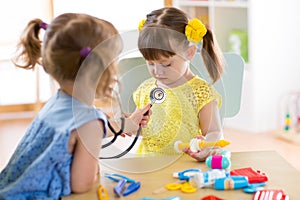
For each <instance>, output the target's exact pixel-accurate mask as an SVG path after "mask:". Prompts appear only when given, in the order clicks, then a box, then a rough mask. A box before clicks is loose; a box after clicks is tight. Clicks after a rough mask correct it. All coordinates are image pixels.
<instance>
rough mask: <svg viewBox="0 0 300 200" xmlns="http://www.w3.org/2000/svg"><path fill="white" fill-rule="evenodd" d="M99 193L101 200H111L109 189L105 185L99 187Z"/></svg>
mask: <svg viewBox="0 0 300 200" xmlns="http://www.w3.org/2000/svg"><path fill="white" fill-rule="evenodd" d="M97 192H98V199H99V200H109V196H108V192H107V189H106V188H105V187H104V186H103V185H99V187H98V189H97Z"/></svg>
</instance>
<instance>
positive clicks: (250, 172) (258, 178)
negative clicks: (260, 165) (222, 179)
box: [230, 167, 268, 184]
mask: <svg viewBox="0 0 300 200" xmlns="http://www.w3.org/2000/svg"><path fill="white" fill-rule="evenodd" d="M230 175H231V176H247V177H248V182H249V183H250V184H251V183H261V182H267V181H268V176H267V175H266V174H265V173H264V172H262V171H260V170H255V169H253V168H252V167H245V168H240V169H234V170H231V171H230Z"/></svg>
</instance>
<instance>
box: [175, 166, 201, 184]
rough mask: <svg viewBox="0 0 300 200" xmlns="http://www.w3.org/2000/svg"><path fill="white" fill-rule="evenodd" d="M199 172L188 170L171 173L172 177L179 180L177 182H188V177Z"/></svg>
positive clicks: (198, 170) (192, 169)
mask: <svg viewBox="0 0 300 200" xmlns="http://www.w3.org/2000/svg"><path fill="white" fill-rule="evenodd" d="M198 172H201V170H200V169H198V168H189V169H186V170H184V171H181V172H175V173H173V177H175V178H179V180H184V181H188V180H189V179H190V177H192V176H193V175H194V174H196V173H198Z"/></svg>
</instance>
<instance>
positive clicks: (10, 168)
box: [0, 90, 107, 200]
mask: <svg viewBox="0 0 300 200" xmlns="http://www.w3.org/2000/svg"><path fill="white" fill-rule="evenodd" d="M95 119H99V120H102V121H103V123H104V127H107V126H106V125H107V118H106V115H105V114H104V113H103V112H101V111H100V110H98V109H96V108H95V107H91V106H87V105H86V104H83V103H81V102H80V101H78V100H76V99H74V98H72V97H71V96H69V95H67V94H66V93H64V92H63V91H61V90H58V92H57V93H56V95H54V96H53V97H52V98H51V99H50V100H49V101H48V102H47V103H46V104H45V106H44V107H43V109H42V110H41V111H40V112H39V113H38V114H37V116H36V117H35V119H34V120H33V121H32V123H31V125H30V127H29V128H28V130H27V132H26V133H25V135H24V137H23V139H22V140H21V142H20V143H19V145H18V147H17V149H16V150H15V152H14V154H13V156H12V157H11V159H10V161H9V163H8V164H7V166H6V167H5V168H4V170H3V171H2V172H1V173H0V200H23V199H24V200H25V199H30V200H35V199H36V200H44V199H49V200H55V199H60V198H61V197H62V196H65V195H68V194H70V193H71V186H70V167H71V162H72V158H73V156H72V154H70V153H68V142H69V137H70V133H71V132H72V131H73V130H74V129H76V128H78V127H80V126H81V125H83V124H85V123H87V122H89V121H92V120H95ZM105 133H106V130H104V135H105ZM99 142H100V141H99Z"/></svg>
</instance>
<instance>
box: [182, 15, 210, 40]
mask: <svg viewBox="0 0 300 200" xmlns="http://www.w3.org/2000/svg"><path fill="white" fill-rule="evenodd" d="M206 32H207V29H206V27H205V25H204V24H203V23H202V22H201V21H200V20H199V19H197V18H194V19H192V20H190V21H189V22H188V24H187V25H186V26H185V35H186V37H187V39H188V41H190V42H195V43H198V42H200V41H201V40H202V38H203V37H204V36H205V34H206Z"/></svg>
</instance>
